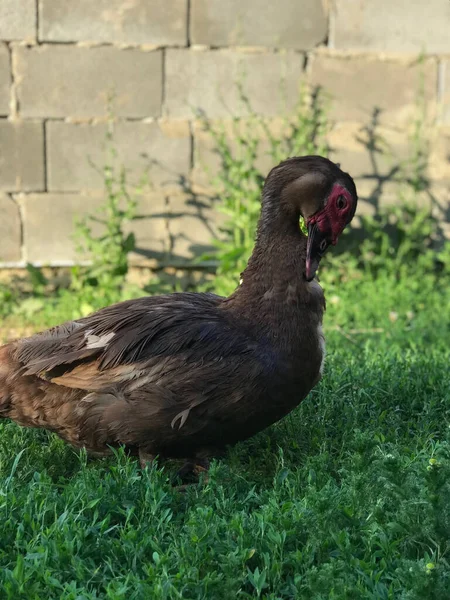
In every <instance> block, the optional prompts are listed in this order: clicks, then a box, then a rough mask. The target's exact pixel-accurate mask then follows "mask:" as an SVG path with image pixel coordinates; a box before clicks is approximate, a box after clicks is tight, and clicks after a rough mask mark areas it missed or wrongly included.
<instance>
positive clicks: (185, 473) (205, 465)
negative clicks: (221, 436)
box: [175, 457, 210, 491]
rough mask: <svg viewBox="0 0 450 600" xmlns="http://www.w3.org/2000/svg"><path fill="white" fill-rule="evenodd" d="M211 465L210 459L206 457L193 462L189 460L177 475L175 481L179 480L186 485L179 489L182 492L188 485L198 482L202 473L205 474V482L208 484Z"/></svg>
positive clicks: (195, 459)
mask: <svg viewBox="0 0 450 600" xmlns="http://www.w3.org/2000/svg"><path fill="white" fill-rule="evenodd" d="M209 465H210V463H209V459H208V458H205V457H196V458H194V459H192V460H187V461H186V462H185V463H184V465H183V466H182V467H181V469H178V471H177V473H176V475H175V480H177V479H179V480H181V482H182V483H183V484H184V485H182V486H180V487H179V488H178V489H179V490H180V491H182V490H183V489H185V488H186V485H189V484H191V483H196V482H198V480H199V477H200V475H201V474H202V473H204V474H205V475H204V477H203V482H204V483H208V470H209Z"/></svg>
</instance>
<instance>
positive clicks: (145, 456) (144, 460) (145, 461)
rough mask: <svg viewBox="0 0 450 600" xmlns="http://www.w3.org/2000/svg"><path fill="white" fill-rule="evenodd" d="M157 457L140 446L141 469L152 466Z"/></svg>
mask: <svg viewBox="0 0 450 600" xmlns="http://www.w3.org/2000/svg"><path fill="white" fill-rule="evenodd" d="M155 458H156V455H155V454H149V453H148V452H146V451H145V450H143V449H142V448H139V464H140V465H141V469H142V470H143V471H144V470H145V467H151V465H152V463H153V461H154V460H155Z"/></svg>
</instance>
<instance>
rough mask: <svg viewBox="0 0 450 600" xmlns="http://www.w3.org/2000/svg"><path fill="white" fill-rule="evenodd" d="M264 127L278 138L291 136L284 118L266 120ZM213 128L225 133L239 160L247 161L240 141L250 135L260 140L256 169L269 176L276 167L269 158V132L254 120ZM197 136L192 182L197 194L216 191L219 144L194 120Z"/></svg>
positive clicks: (219, 160)
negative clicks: (215, 181) (215, 180)
mask: <svg viewBox="0 0 450 600" xmlns="http://www.w3.org/2000/svg"><path fill="white" fill-rule="evenodd" d="M264 123H265V127H267V130H268V131H269V132H270V134H271V135H272V136H274V137H275V138H276V139H280V138H285V137H286V135H288V133H287V131H286V127H285V123H284V122H283V120H282V119H281V118H278V119H277V118H275V119H267V120H264ZM210 126H211V127H212V129H213V130H214V131H215V132H219V131H220V132H223V134H224V135H225V139H226V142H227V144H228V147H229V149H230V151H231V152H232V153H233V156H234V157H235V158H236V159H244V154H245V152H246V148H245V146H243V145H242V144H241V143H240V142H239V141H238V140H239V139H241V140H246V139H248V137H249V136H250V135H251V138H252V139H253V138H254V137H256V139H258V140H259V143H258V148H257V157H256V160H255V165H256V167H257V168H258V169H259V170H260V172H261V173H263V174H267V173H268V172H269V170H270V169H271V168H272V167H273V166H274V164H273V158H272V156H271V155H270V152H269V151H270V143H269V141H268V138H267V130H265V129H264V128H263V126H262V124H261V123H259V124H256V123H255V122H254V121H253V120H251V121H250V120H248V119H245V118H244V119H242V120H239V121H231V120H229V119H228V120H223V121H220V122H217V121H212V122H210ZM193 135H194V168H193V172H192V180H193V184H194V186H195V190H196V191H203V192H211V191H216V192H217V183H214V179H215V177H216V176H217V174H218V173H219V171H220V168H221V163H222V159H221V156H220V154H219V153H218V150H217V144H216V142H215V140H214V137H213V135H212V134H211V132H210V131H208V130H207V129H205V127H204V124H203V123H202V122H199V121H195V122H194V125H193Z"/></svg>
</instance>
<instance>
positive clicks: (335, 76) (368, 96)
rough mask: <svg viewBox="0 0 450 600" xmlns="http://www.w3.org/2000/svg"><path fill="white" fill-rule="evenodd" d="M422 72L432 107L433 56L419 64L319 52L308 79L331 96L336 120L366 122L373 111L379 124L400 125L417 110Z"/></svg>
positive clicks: (425, 90)
mask: <svg viewBox="0 0 450 600" xmlns="http://www.w3.org/2000/svg"><path fill="white" fill-rule="evenodd" d="M422 76H423V85H424V95H425V99H426V101H427V102H428V103H429V104H430V108H431V107H432V106H433V105H434V104H435V101H436V88H437V66H436V63H435V61H434V60H433V59H429V60H427V61H426V63H425V64H424V65H420V64H418V63H417V62H413V63H411V62H403V61H398V62H394V61H388V60H381V59H377V58H375V57H351V58H350V57H348V58H337V57H331V56H325V55H318V56H315V57H314V60H313V61H312V68H311V74H310V81H311V84H312V85H313V87H320V88H322V89H323V90H324V91H325V92H326V93H327V94H329V95H330V96H331V111H330V116H331V118H332V119H334V120H336V121H354V122H355V121H356V122H358V121H359V122H363V123H367V122H368V121H369V120H370V119H371V118H372V117H373V115H374V113H375V112H376V114H377V121H378V123H379V124H381V125H386V126H388V127H389V126H399V127H403V126H405V125H406V124H410V123H411V122H412V120H413V119H414V118H415V116H416V114H417V100H418V96H419V90H420V87H421V78H422Z"/></svg>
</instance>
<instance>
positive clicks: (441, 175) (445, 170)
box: [429, 128, 450, 208]
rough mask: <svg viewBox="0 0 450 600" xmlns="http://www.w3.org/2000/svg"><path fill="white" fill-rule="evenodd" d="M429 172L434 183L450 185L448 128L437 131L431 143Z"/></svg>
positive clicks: (449, 139) (449, 135)
mask: <svg viewBox="0 0 450 600" xmlns="http://www.w3.org/2000/svg"><path fill="white" fill-rule="evenodd" d="M429 171H430V177H431V178H432V179H433V180H434V181H439V180H441V181H447V182H449V183H450V128H449V129H447V130H445V129H440V130H438V131H437V135H436V136H435V138H434V139H433V141H432V144H431V154H430V158H429ZM449 208H450V207H449Z"/></svg>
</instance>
